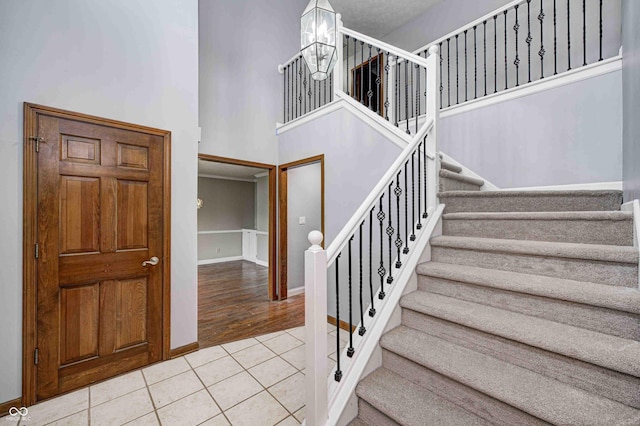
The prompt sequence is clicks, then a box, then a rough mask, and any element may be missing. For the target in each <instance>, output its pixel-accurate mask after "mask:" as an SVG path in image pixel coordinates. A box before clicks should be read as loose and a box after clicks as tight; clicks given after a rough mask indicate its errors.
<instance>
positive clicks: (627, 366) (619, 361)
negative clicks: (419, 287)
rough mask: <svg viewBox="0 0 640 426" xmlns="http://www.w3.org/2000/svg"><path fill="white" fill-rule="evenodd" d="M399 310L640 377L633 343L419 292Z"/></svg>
mask: <svg viewBox="0 0 640 426" xmlns="http://www.w3.org/2000/svg"><path fill="white" fill-rule="evenodd" d="M400 306H402V307H403V308H405V309H411V310H413V311H416V312H420V313H422V314H425V315H429V316H432V317H436V318H440V319H444V320H447V321H450V322H453V323H456V324H460V325H464V326H466V327H470V328H473V329H476V330H480V331H484V332H485V333H490V334H494V335H496V336H500V337H503V338H505V339H510V340H514V341H517V342H520V343H523V344H526V345H529V346H533V347H537V348H540V349H544V350H546V351H549V352H555V353H558V354H561V355H564V356H568V357H571V358H575V359H578V360H581V361H584V362H588V363H591V364H595V365H599V366H601V367H604V368H608V369H611V370H614V371H618V372H621V373H625V374H629V375H632V376H635V377H640V362H638V360H639V359H640V342H637V341H634V340H629V339H623V338H620V337H616V336H611V335H608V334H603V333H599V332H596V331H591V330H587V329H584V328H579V327H574V326H571V325H566V324H561V323H558V322H554V321H549V320H546V319H542V318H537V317H532V316H529V315H523V314H520V313H516V312H511V311H506V310H503V309H498V308H494V307H490V306H487V305H481V304H477V303H472V302H467V301H463V300H459V299H454V298H451V297H446V296H441V295H439V294H434V293H427V292H423V291H415V292H413V293H410V294H408V295H406V296H403V297H402V299H401V300H400Z"/></svg>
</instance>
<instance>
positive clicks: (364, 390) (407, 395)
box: [356, 367, 488, 426]
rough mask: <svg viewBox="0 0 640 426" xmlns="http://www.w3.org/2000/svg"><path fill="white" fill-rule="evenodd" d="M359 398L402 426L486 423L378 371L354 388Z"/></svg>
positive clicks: (422, 390)
mask: <svg viewBox="0 0 640 426" xmlns="http://www.w3.org/2000/svg"><path fill="white" fill-rule="evenodd" d="M356 394H357V395H358V397H360V398H362V399H363V400H365V401H366V402H367V403H369V404H370V405H372V406H373V407H374V408H376V409H377V410H379V411H381V412H383V413H384V414H385V415H386V416H388V417H390V418H391V419H393V420H395V421H397V422H398V423H400V424H402V425H415V426H422V425H443V426H444V425H451V426H454V425H488V423H487V422H486V421H485V420H483V419H481V418H479V417H477V416H475V415H473V414H471V413H469V412H468V411H466V410H464V409H462V408H460V407H458V406H457V405H455V404H453V403H451V402H449V401H447V400H445V399H443V398H441V397H439V396H437V395H435V394H433V393H431V392H429V391H428V390H426V389H425V388H423V387H421V386H419V385H417V384H415V383H413V382H411V381H409V380H407V379H405V378H403V377H400V376H398V375H397V374H395V373H393V372H392V371H390V370H388V369H386V368H384V367H381V368H378V369H377V370H375V371H374V372H373V373H371V374H369V375H368V376H367V377H365V378H364V379H363V380H362V381H360V383H359V384H358V386H357V387H356Z"/></svg>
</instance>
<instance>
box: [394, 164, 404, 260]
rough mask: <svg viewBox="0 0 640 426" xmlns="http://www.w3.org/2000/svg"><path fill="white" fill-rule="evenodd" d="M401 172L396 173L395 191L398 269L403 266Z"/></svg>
mask: <svg viewBox="0 0 640 426" xmlns="http://www.w3.org/2000/svg"><path fill="white" fill-rule="evenodd" d="M400 173H401V172H398V174H396V188H395V189H394V190H393V193H394V194H395V195H396V218H397V219H398V232H396V241H395V244H396V250H397V251H398V258H397V259H396V269H399V268H400V267H401V266H402V262H401V261H400V249H401V248H402V238H400V195H402V188H400Z"/></svg>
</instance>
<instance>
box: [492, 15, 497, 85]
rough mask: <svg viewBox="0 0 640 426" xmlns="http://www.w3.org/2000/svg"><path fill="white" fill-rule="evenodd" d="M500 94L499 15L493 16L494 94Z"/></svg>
mask: <svg viewBox="0 0 640 426" xmlns="http://www.w3.org/2000/svg"><path fill="white" fill-rule="evenodd" d="M497 92H498V15H494V16H493V93H497Z"/></svg>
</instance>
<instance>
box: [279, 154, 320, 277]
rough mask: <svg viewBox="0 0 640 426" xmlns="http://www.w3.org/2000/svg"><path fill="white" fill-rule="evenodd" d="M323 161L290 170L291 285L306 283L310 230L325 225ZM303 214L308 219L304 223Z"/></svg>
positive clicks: (288, 258)
mask: <svg viewBox="0 0 640 426" xmlns="http://www.w3.org/2000/svg"><path fill="white" fill-rule="evenodd" d="M321 196H322V167H321V165H320V162H317V163H313V164H305V165H304V166H300V167H294V168H291V169H289V170H288V171H287V225H288V226H287V288H288V289H293V288H298V287H304V252H305V250H306V249H308V248H309V239H308V235H309V232H311V231H314V230H320V229H322V201H321V200H322V197H321ZM300 217H304V218H305V223H304V224H302V225H301V224H300V223H299V219H300Z"/></svg>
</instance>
